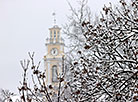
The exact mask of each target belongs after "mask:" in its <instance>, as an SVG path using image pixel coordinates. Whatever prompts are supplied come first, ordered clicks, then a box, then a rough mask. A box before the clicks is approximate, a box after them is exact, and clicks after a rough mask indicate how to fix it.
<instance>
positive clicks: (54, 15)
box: [52, 12, 56, 25]
mask: <svg viewBox="0 0 138 102" xmlns="http://www.w3.org/2000/svg"><path fill="white" fill-rule="evenodd" d="M52 16H53V17H54V25H56V13H55V12H53V13H52Z"/></svg>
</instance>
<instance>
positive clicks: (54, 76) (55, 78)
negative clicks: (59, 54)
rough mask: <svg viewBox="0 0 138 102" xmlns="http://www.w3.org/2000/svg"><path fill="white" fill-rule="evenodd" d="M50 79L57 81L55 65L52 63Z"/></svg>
mask: <svg viewBox="0 0 138 102" xmlns="http://www.w3.org/2000/svg"><path fill="white" fill-rule="evenodd" d="M52 81H53V82H57V81H58V80H57V66H56V65H54V66H53V67H52Z"/></svg>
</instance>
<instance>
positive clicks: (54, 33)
mask: <svg viewBox="0 0 138 102" xmlns="http://www.w3.org/2000/svg"><path fill="white" fill-rule="evenodd" d="M54 38H56V30H54Z"/></svg>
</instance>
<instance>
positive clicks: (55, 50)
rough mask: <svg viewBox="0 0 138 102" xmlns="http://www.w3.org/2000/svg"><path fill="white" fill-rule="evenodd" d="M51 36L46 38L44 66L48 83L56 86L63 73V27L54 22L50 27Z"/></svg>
mask: <svg viewBox="0 0 138 102" xmlns="http://www.w3.org/2000/svg"><path fill="white" fill-rule="evenodd" d="M49 35H50V37H49V38H47V39H46V44H45V45H46V55H45V56H44V66H45V70H46V84H47V85H53V86H56V85H57V84H58V77H59V76H60V75H61V74H62V73H63V71H64V69H63V66H62V64H63V57H64V40H63V39H62V37H61V28H60V27H58V26H57V25H55V24H54V26H53V27H52V28H49Z"/></svg>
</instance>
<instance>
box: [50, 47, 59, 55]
mask: <svg viewBox="0 0 138 102" xmlns="http://www.w3.org/2000/svg"><path fill="white" fill-rule="evenodd" d="M51 54H52V55H54V56H55V55H57V54H58V50H57V49H56V48H53V49H52V50H51Z"/></svg>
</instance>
